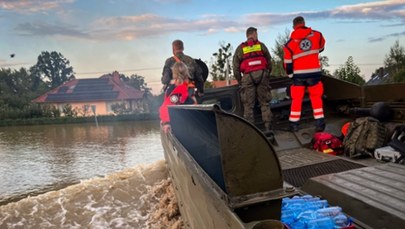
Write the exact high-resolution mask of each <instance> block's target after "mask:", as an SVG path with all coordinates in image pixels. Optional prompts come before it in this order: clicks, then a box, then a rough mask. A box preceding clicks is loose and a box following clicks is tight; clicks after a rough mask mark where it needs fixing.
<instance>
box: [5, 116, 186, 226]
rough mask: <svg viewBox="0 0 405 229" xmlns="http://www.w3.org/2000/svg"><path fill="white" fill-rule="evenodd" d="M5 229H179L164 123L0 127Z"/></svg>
mask: <svg viewBox="0 0 405 229" xmlns="http://www.w3.org/2000/svg"><path fill="white" fill-rule="evenodd" d="M0 205H1V206H0V228H182V222H181V219H180V216H179V212H178V208H177V204H176V201H175V198H174V194H173V190H172V187H171V182H170V179H169V178H168V174H167V169H166V167H165V162H164V155H163V149H162V145H161V142H160V133H159V123H158V122H157V121H154V122H149V121H147V122H120V123H109V124H100V125H99V127H96V126H95V125H94V124H69V125H44V126H21V127H1V128H0Z"/></svg>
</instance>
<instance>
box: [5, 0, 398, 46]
mask: <svg viewBox="0 0 405 229" xmlns="http://www.w3.org/2000/svg"><path fill="white" fill-rule="evenodd" d="M173 1H174V2H177V1H187V0H155V3H156V4H159V3H164V4H166V3H168V2H173ZM73 2H74V0H27V1H13V0H0V7H1V8H3V9H5V10H10V11H17V12H31V13H35V12H40V11H41V12H43V11H47V10H52V9H55V8H58V7H60V6H62V5H65V4H71V3H73ZM115 4H120V2H119V1H118V2H115ZM297 15H302V16H304V17H305V18H306V19H307V20H311V21H314V20H341V21H344V22H356V23H359V20H360V22H361V23H364V22H369V21H374V20H376V21H377V20H378V21H387V22H393V21H396V22H398V21H400V22H405V2H404V1H403V0H386V1H377V2H365V3H360V4H353V5H344V6H339V7H336V8H334V9H326V10H320V11H303V12H288V13H252V14H246V15H242V16H240V17H238V18H232V19H231V18H227V17H225V16H223V15H214V14H211V15H200V16H199V15H194V17H193V18H190V17H181V16H179V17H172V16H162V15H158V14H156V13H143V14H139V15H127V16H109V17H99V18H91V19H88V20H89V22H88V23H87V22H86V21H87V20H83V23H82V24H80V26H81V28H79V27H74V26H71V25H70V23H69V22H68V21H65V22H55V23H53V24H50V23H49V22H40V21H37V22H35V23H33V22H25V23H22V24H19V25H17V26H16V27H15V31H17V32H18V34H19V35H25V36H29V35H32V36H56V35H59V36H68V37H77V38H80V39H83V38H85V39H92V40H135V39H139V38H146V37H152V36H162V35H167V34H172V33H178V32H187V33H190V32H194V33H198V34H201V35H210V34H214V33H219V32H225V33H235V32H240V31H244V29H245V28H246V27H247V26H250V25H252V24H253V25H256V26H258V27H261V26H262V27H269V26H275V25H288V26H291V20H292V18H294V17H295V16H297ZM59 20H60V19H59ZM402 35H403V34H402V33H398V34H397V35H395V34H392V35H389V36H402ZM377 40H379V38H374V39H370V41H377Z"/></svg>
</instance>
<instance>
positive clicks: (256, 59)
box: [240, 40, 267, 74]
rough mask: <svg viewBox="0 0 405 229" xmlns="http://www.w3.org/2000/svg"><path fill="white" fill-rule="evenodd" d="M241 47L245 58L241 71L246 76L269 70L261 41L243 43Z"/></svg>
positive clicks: (243, 58) (241, 64)
mask: <svg viewBox="0 0 405 229" xmlns="http://www.w3.org/2000/svg"><path fill="white" fill-rule="evenodd" d="M241 46H242V52H243V56H242V62H241V63H240V71H241V72H242V73H244V74H246V73H249V72H253V71H258V70H264V69H266V68H267V60H266V58H265V56H264V53H263V48H262V44H261V43H260V41H252V40H249V41H246V42H244V43H242V44H241Z"/></svg>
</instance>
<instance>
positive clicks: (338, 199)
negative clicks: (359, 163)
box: [302, 163, 405, 229]
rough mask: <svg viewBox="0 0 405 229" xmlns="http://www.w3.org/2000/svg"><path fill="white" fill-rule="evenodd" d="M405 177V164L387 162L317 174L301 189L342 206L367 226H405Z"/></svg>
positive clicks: (332, 203)
mask: <svg viewBox="0 0 405 229" xmlns="http://www.w3.org/2000/svg"><path fill="white" fill-rule="evenodd" d="M404 177H405V166H403V165H398V164H394V163H388V164H383V165H379V166H374V167H365V168H360V169H354V170H350V171H346V172H341V173H337V174H329V175H324V176H319V177H314V178H311V179H309V180H308V182H306V183H305V184H304V185H303V187H302V190H303V191H304V192H307V193H310V194H312V195H319V196H321V197H322V198H325V199H327V200H328V201H329V203H330V204H331V205H338V206H340V207H342V208H343V209H344V210H345V212H346V213H347V214H348V215H350V216H352V217H354V218H355V219H356V221H360V222H357V223H359V224H360V225H364V227H365V228H387V229H388V228H393V229H394V228H405V183H404ZM364 222H367V224H365V223H364Z"/></svg>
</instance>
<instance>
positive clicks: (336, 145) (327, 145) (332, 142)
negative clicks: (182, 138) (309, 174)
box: [312, 132, 343, 155]
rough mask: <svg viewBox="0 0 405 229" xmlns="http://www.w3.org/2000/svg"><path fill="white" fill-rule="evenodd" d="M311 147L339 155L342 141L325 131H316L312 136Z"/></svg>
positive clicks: (341, 149) (341, 150)
mask: <svg viewBox="0 0 405 229" xmlns="http://www.w3.org/2000/svg"><path fill="white" fill-rule="evenodd" d="M312 148H313V149H314V150H316V151H319V152H322V153H327V154H333V155H339V154H342V153H343V143H342V141H341V140H340V139H339V138H338V137H336V136H335V135H332V134H330V133H327V132H317V133H315V134H314V137H313V138H312Z"/></svg>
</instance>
